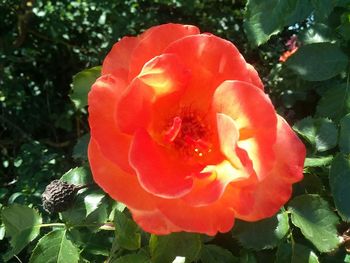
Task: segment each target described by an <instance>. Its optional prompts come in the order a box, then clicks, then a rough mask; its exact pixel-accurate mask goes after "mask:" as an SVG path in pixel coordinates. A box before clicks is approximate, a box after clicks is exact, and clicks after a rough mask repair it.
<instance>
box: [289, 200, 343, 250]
mask: <svg viewBox="0 0 350 263" xmlns="http://www.w3.org/2000/svg"><path fill="white" fill-rule="evenodd" d="M288 211H289V212H290V213H291V215H292V222H293V224H294V225H296V226H297V227H299V228H300V230H301V232H302V233H303V235H304V236H305V237H306V238H307V239H308V240H309V241H311V242H312V243H313V244H314V245H315V247H316V248H317V249H318V250H319V251H321V252H329V251H332V250H334V249H336V248H337V247H338V245H339V237H338V234H337V228H336V226H337V224H338V222H339V219H338V217H337V216H336V215H335V214H334V213H333V212H332V211H331V209H330V207H329V205H328V203H327V202H326V201H325V200H323V199H322V198H321V197H320V196H318V195H301V196H297V197H295V198H294V199H293V200H292V201H291V202H290V203H289V206H288Z"/></svg>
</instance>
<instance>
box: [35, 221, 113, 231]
mask: <svg viewBox="0 0 350 263" xmlns="http://www.w3.org/2000/svg"><path fill="white" fill-rule="evenodd" d="M96 226H99V229H101V230H109V231H114V230H115V228H114V226H113V224H109V223H105V224H102V225H101V224H81V225H72V226H69V227H96ZM39 227H67V225H66V224H64V223H49V224H41V225H39Z"/></svg>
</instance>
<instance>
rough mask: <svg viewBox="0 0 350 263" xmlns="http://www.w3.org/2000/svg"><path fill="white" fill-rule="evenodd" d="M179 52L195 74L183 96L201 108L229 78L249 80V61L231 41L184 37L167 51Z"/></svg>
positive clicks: (209, 37) (205, 36)
mask: <svg viewBox="0 0 350 263" xmlns="http://www.w3.org/2000/svg"><path fill="white" fill-rule="evenodd" d="M164 53H173V54H176V55H177V56H178V57H179V58H180V60H181V61H182V62H183V63H184V64H185V66H186V67H187V68H189V69H190V70H191V72H194V73H193V76H192V78H191V81H190V83H189V88H188V90H187V92H186V95H185V96H186V97H185V98H184V99H183V100H184V101H186V102H187V103H190V104H192V105H193V104H194V105H195V106H197V108H204V109H205V108H206V107H207V106H209V105H208V102H210V101H211V97H212V95H213V93H214V91H215V89H216V88H217V87H218V86H219V85H220V83H222V82H223V81H225V80H229V79H232V80H246V81H249V80H250V77H249V75H248V70H247V67H246V62H245V60H244V58H243V57H242V55H241V54H240V53H239V51H238V50H237V48H236V47H235V46H234V45H233V44H232V43H231V42H229V41H226V40H224V39H222V38H219V37H216V36H214V35H208V34H201V35H194V36H189V37H186V38H183V39H180V40H178V41H176V42H174V43H172V44H171V45H169V47H168V48H167V49H166V50H165V51H164Z"/></svg>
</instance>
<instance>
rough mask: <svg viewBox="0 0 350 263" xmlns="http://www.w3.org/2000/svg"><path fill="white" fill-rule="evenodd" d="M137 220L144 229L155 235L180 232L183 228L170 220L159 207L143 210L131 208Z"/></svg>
mask: <svg viewBox="0 0 350 263" xmlns="http://www.w3.org/2000/svg"><path fill="white" fill-rule="evenodd" d="M130 212H131V213H132V217H133V219H134V220H135V222H136V223H137V224H138V225H139V226H141V227H142V229H143V230H144V231H147V232H150V233H152V234H155V235H167V234H170V233H172V232H180V231H182V229H181V228H179V227H178V226H176V225H174V224H173V223H172V222H170V221H169V220H168V219H167V218H166V217H165V216H164V215H163V214H162V213H161V212H160V211H159V210H158V209H154V210H151V211H142V210H135V209H130Z"/></svg>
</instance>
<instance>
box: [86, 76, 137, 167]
mask: <svg viewBox="0 0 350 263" xmlns="http://www.w3.org/2000/svg"><path fill="white" fill-rule="evenodd" d="M124 87H125V83H124V82H123V81H122V80H121V79H118V78H114V77H113V76H112V75H104V76H102V77H100V78H99V79H97V81H96V82H95V83H94V84H93V85H92V88H91V91H90V92H89V95H88V104H89V125H90V130H91V137H92V138H94V139H95V140H96V142H97V143H98V144H99V146H100V147H101V151H102V153H103V154H104V155H105V156H106V158H108V159H109V160H111V161H112V162H114V163H116V164H117V165H119V166H120V167H121V168H122V169H124V170H125V171H129V172H130V171H131V167H130V165H129V160H128V152H129V148H130V143H131V137H130V136H128V135H125V134H123V133H122V132H121V131H120V130H119V129H118V126H117V124H116V122H115V112H116V106H117V101H118V100H119V97H120V93H121V91H122V90H123V89H124Z"/></svg>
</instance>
